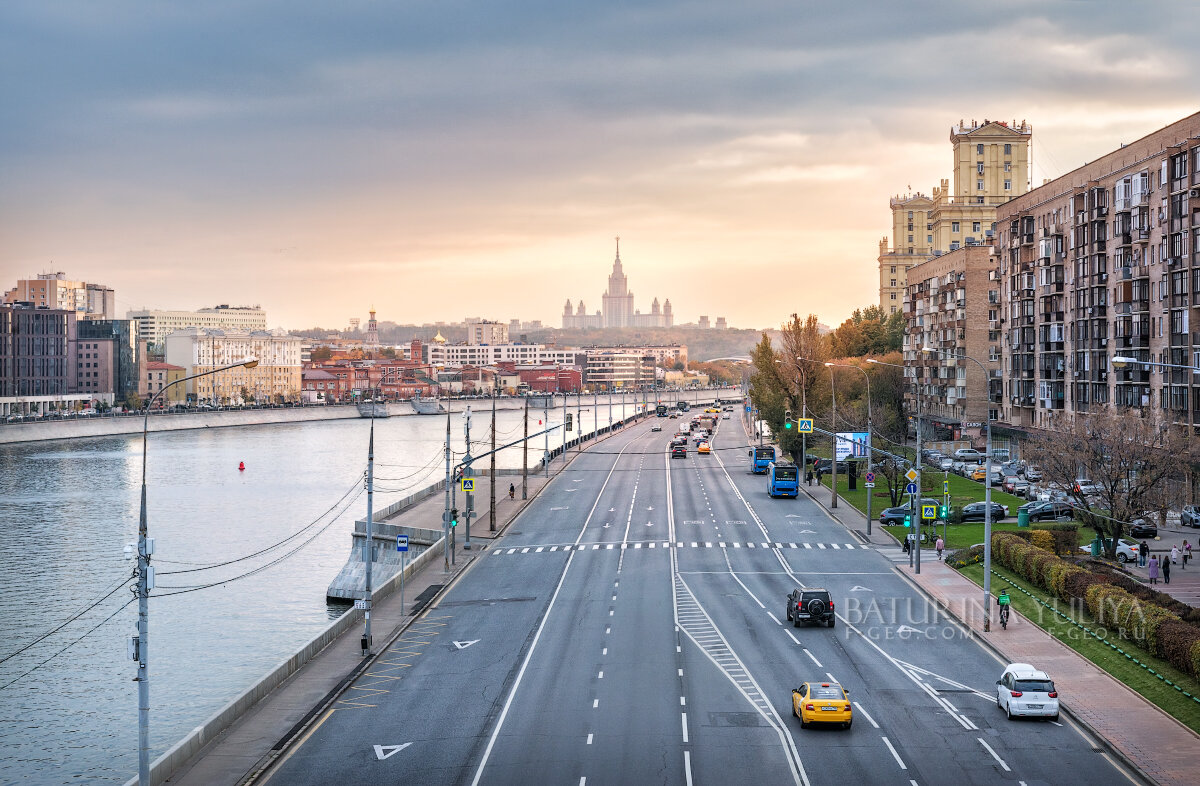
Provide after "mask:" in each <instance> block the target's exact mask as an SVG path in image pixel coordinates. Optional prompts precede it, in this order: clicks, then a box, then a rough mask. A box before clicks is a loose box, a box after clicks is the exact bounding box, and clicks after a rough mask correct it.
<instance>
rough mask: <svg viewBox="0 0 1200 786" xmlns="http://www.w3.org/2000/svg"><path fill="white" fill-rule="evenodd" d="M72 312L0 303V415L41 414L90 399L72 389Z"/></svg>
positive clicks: (73, 328) (73, 370)
mask: <svg viewBox="0 0 1200 786" xmlns="http://www.w3.org/2000/svg"><path fill="white" fill-rule="evenodd" d="M75 326H76V320H75V310H74V309H52V308H36V307H34V305H33V304H31V303H11V304H10V303H4V304H0V415H3V416H5V417H7V416H9V415H16V414H20V415H25V414H44V413H46V412H47V411H49V410H50V408H51V407H55V408H57V407H62V406H65V405H69V406H73V405H75V404H77V403H78V402H82V401H88V400H90V398H91V397H90V396H89V395H87V394H84V393H78V392H76V387H75V382H76V380H75V372H76V366H75V363H74V362H73V358H72V357H71V355H72V350H71V347H72V345H73V344H74V343H75Z"/></svg>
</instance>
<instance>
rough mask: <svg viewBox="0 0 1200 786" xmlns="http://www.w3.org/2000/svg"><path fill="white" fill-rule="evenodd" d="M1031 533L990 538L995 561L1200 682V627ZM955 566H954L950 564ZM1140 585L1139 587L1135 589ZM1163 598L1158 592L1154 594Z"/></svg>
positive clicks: (1112, 576) (1000, 533)
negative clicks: (1058, 552) (1076, 561)
mask: <svg viewBox="0 0 1200 786" xmlns="http://www.w3.org/2000/svg"><path fill="white" fill-rule="evenodd" d="M1036 532H1037V531H1036V530H1035V531H1034V533H1032V534H1030V533H1011V532H997V533H995V534H993V535H992V555H993V556H994V557H995V559H996V561H997V562H998V563H1000V564H1001V565H1003V566H1004V567H1006V568H1008V569H1009V570H1011V571H1013V572H1014V573H1016V574H1018V575H1020V576H1021V577H1022V578H1024V579H1025V580H1026V581H1028V582H1029V583H1030V584H1034V585H1036V586H1038V587H1041V588H1042V589H1045V590H1046V591H1048V592H1050V593H1051V594H1052V595H1054V596H1055V597H1057V598H1060V599H1062V600H1064V601H1067V602H1068V603H1071V602H1076V601H1082V602H1083V603H1084V605H1086V607H1087V609H1088V611H1089V612H1090V613H1091V615H1092V617H1093V618H1094V619H1095V620H1096V622H1097V623H1099V624H1100V625H1103V626H1105V627H1107V628H1109V629H1110V630H1114V631H1115V633H1116V635H1119V636H1120V637H1122V638H1125V639H1127V640H1130V641H1133V642H1135V643H1136V644H1137V645H1138V646H1140V647H1141V648H1142V649H1144V650H1146V651H1147V652H1150V653H1152V654H1155V655H1158V656H1159V657H1161V658H1163V659H1164V660H1166V661H1167V662H1168V663H1170V664H1171V665H1173V666H1175V667H1176V668H1178V669H1179V670H1181V671H1184V672H1187V673H1188V674H1191V675H1193V676H1196V677H1200V627H1198V626H1196V625H1193V624H1190V623H1189V622H1185V621H1184V620H1182V619H1180V617H1179V616H1178V615H1176V614H1173V613H1171V611H1169V610H1168V609H1166V608H1164V607H1163V606H1162V605H1161V604H1158V603H1154V602H1153V601H1151V600H1149V599H1147V598H1145V597H1141V596H1140V593H1137V592H1132V591H1130V589H1127V588H1126V586H1125V583H1126V581H1124V580H1128V581H1129V582H1131V583H1134V584H1136V582H1133V580H1132V579H1128V577H1123V576H1122V577H1119V578H1120V579H1123V580H1122V581H1120V582H1118V581H1117V580H1115V577H1114V575H1113V574H1104V573H1095V572H1092V571H1089V570H1086V569H1084V568H1081V567H1079V566H1078V565H1075V564H1073V563H1070V562H1067V561H1066V560H1063V559H1061V558H1059V557H1056V556H1055V555H1053V554H1051V553H1050V552H1049V551H1047V550H1045V549H1042V548H1038V547H1037V546H1035V545H1033V543H1031V542H1030V541H1034V542H1036V540H1037V538H1036V537H1034V536H1035V535H1036ZM951 564H952V565H953V563H951ZM1138 586H1140V585H1138ZM1157 594H1161V593H1157Z"/></svg>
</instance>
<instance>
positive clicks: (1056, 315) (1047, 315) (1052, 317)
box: [1041, 311, 1064, 322]
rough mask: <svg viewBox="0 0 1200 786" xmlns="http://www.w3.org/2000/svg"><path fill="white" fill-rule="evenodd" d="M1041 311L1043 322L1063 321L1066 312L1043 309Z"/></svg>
mask: <svg viewBox="0 0 1200 786" xmlns="http://www.w3.org/2000/svg"><path fill="white" fill-rule="evenodd" d="M1041 313H1042V321H1043V322H1062V321H1063V316H1064V314H1063V312H1062V311H1043V312H1041Z"/></svg>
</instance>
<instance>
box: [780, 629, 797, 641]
mask: <svg viewBox="0 0 1200 786" xmlns="http://www.w3.org/2000/svg"><path fill="white" fill-rule="evenodd" d="M783 632H784V633H786V634H787V635H788V638H790V639H791V640H792V641H794V642H796V643H797V644H799V643H800V639H798V638H796V637H795V636H793V635H792V632H791V631H790V630H787V629H786V628H785V629H784V631H783Z"/></svg>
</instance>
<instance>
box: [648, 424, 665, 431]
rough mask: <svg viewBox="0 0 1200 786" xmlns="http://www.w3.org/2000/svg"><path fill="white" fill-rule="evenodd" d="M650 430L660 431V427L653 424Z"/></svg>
mask: <svg viewBox="0 0 1200 786" xmlns="http://www.w3.org/2000/svg"><path fill="white" fill-rule="evenodd" d="M650 430H651V431H662V426H660V425H658V424H657V423H655V424H654V425H653V426H651V427H650Z"/></svg>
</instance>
